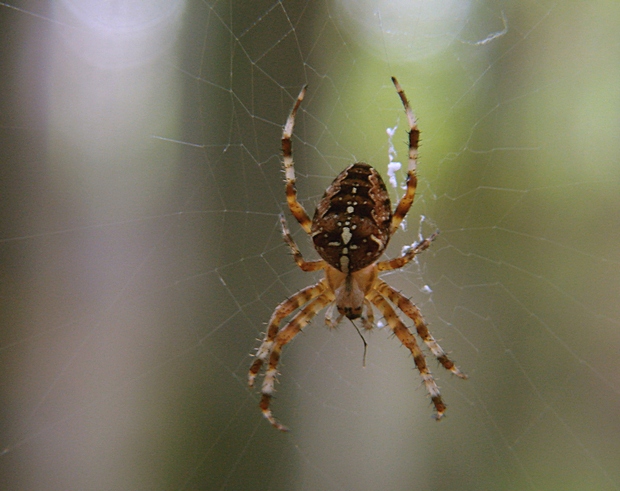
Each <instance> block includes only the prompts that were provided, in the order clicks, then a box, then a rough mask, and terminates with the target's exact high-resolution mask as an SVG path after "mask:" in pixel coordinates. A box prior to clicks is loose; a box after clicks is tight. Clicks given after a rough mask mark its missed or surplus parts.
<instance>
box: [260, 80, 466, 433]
mask: <svg viewBox="0 0 620 491" xmlns="http://www.w3.org/2000/svg"><path fill="white" fill-rule="evenodd" d="M392 82H394V86H395V87H396V90H397V92H398V95H399V96H400V99H401V101H402V103H403V106H404V108H405V113H406V114H407V121H408V123H409V127H410V132H409V167H408V170H407V189H406V191H405V194H404V195H403V197H402V198H401V200H400V201H399V203H398V205H397V206H396V209H395V211H394V213H392V209H391V203H390V198H389V196H388V193H387V189H386V187H385V184H384V183H383V179H381V176H380V175H379V173H378V172H377V171H376V170H375V169H373V168H372V167H371V166H370V165H368V164H365V163H363V162H357V163H355V164H352V165H350V166H349V167H347V168H346V169H345V170H343V171H342V172H341V173H340V174H339V175H338V176H337V177H336V179H334V181H333V182H332V184H331V185H330V186H329V187H328V188H327V190H326V191H325V195H324V196H323V198H322V199H321V201H320V202H319V204H318V205H317V207H316V211H315V213H314V218H313V219H312V220H310V218H309V217H308V214H307V213H306V210H305V209H304V208H303V206H302V205H301V203H299V201H297V190H296V188H295V169H294V167H293V156H292V151H291V150H292V148H291V147H292V144H291V135H292V134H293V127H294V125H295V114H296V113H297V110H298V109H299V106H300V104H301V101H302V100H303V98H304V95H305V93H306V87H305V86H304V87H303V88H302V89H301V92H300V93H299V96H298V97H297V101H296V102H295V105H294V106H293V109H292V111H291V113H290V115H289V117H288V119H287V121H286V125H285V126H284V130H283V132H282V154H283V163H284V171H285V179H286V201H287V202H288V207H289V208H290V210H291V213H292V214H293V216H294V217H295V218H296V219H297V221H298V222H299V224H300V225H301V227H302V228H303V229H304V230H305V231H306V233H308V234H309V235H310V237H312V241H313V243H314V248H315V249H316V251H317V252H318V253H319V255H320V256H321V258H322V259H319V260H318V261H306V260H305V259H304V258H303V256H302V255H301V252H299V249H298V247H297V245H296V244H295V242H294V241H293V238H292V237H291V234H290V232H289V230H288V227H287V224H286V220H285V219H284V216H283V215H281V216H280V221H281V224H282V232H283V235H284V241H285V242H286V243H287V244H288V246H289V247H290V249H291V251H292V254H293V258H294V260H295V262H296V263H297V265H298V266H299V267H300V268H301V269H302V270H303V271H318V270H324V271H325V277H324V278H323V279H322V280H321V281H319V282H318V283H316V284H314V285H312V286H309V287H306V288H304V289H302V290H300V291H299V292H297V293H295V294H294V295H293V296H292V297H290V298H288V299H286V300H285V301H284V302H282V303H281V304H280V305H278V306H277V307H276V309H275V310H274V312H273V314H272V315H271V319H270V320H269V325H268V327H267V332H266V333H265V338H264V340H263V342H262V344H261V345H260V347H259V348H258V351H257V353H256V357H255V360H254V363H252V366H251V367H250V371H249V373H248V384H249V385H250V387H252V386H253V385H254V380H255V379H256V376H257V374H258V372H259V371H260V369H261V367H262V366H263V363H266V362H268V366H267V369H266V371H265V378H264V380H263V385H262V389H261V392H262V397H261V400H260V404H259V405H260V408H261V410H262V412H263V415H264V416H265V418H267V420H268V421H269V422H270V423H271V424H272V425H273V426H274V427H275V428H277V429H278V430H282V431H287V428H286V427H285V426H283V425H282V424H281V423H279V422H278V421H277V420H276V419H275V418H274V416H273V415H272V413H271V409H270V408H269V405H270V402H271V398H272V396H273V392H274V385H275V381H276V375H277V374H278V372H277V370H278V361H279V360H280V353H281V351H282V348H283V347H284V345H285V344H287V343H288V342H290V341H291V340H292V339H293V338H294V337H295V336H296V335H297V334H298V333H299V332H300V331H301V330H302V328H303V327H304V326H306V325H307V324H308V323H309V322H310V321H311V320H312V318H313V317H314V316H315V315H316V314H318V313H319V312H320V311H321V310H323V309H324V308H326V307H329V308H328V309H327V311H326V313H325V323H326V324H327V325H328V326H329V327H336V325H338V323H339V322H340V321H341V320H342V318H343V317H345V316H346V317H348V318H349V319H351V320H353V319H358V318H361V322H362V326H363V327H364V328H365V329H372V326H373V319H374V318H373V310H372V309H373V306H374V307H375V308H376V309H377V310H378V311H379V312H381V314H382V315H383V317H384V318H385V320H386V322H387V325H388V326H389V327H390V329H391V330H392V331H393V332H394V334H395V335H396V337H398V339H399V340H400V342H401V343H402V344H403V345H405V346H406V347H407V348H408V349H409V351H411V354H412V355H413V360H414V362H415V365H416V367H417V369H418V371H419V372H420V375H421V377H422V380H423V382H424V386H425V387H426V390H427V391H428V393H429V395H430V397H431V400H432V401H433V404H434V406H435V410H436V415H435V418H436V419H437V420H440V419H441V418H442V417H443V414H444V412H445V410H446V405H445V404H444V403H443V401H442V399H441V394H440V393H439V388H438V387H437V384H436V383H435V380H434V378H433V376H432V375H431V372H430V371H429V369H428V367H427V366H426V359H425V357H424V354H423V353H422V351H421V350H420V348H419V346H418V343H417V342H416V339H415V337H414V335H413V334H412V332H411V331H410V330H409V329H408V328H407V327H406V326H405V324H404V323H403V322H402V321H401V320H400V318H399V317H398V315H397V314H396V312H395V310H394V307H393V306H392V305H391V304H393V305H394V306H396V307H398V308H399V309H400V310H401V311H402V312H403V313H404V314H405V315H406V316H407V317H409V318H410V319H411V320H412V321H413V323H414V324H415V328H416V331H417V333H418V335H419V336H420V338H422V340H423V341H424V343H425V344H426V346H427V347H428V349H429V350H430V351H431V352H432V353H433V355H435V357H436V358H437V360H438V361H439V363H441V365H443V367H444V368H445V369H446V370H450V371H451V372H452V373H453V374H455V375H456V376H458V377H460V378H463V379H464V378H466V375H465V374H464V373H462V372H461V371H460V370H459V369H458V368H457V367H456V365H455V364H454V363H453V362H452V361H451V360H450V359H449V358H448V356H447V355H446V353H445V352H444V351H443V349H442V348H441V346H439V344H438V343H437V341H435V339H434V338H433V336H432V335H431V334H430V333H429V331H428V328H427V326H426V324H425V323H424V319H423V318H422V314H421V313H420V311H419V309H418V308H417V307H416V306H415V305H414V304H413V303H412V302H411V301H410V300H409V299H408V298H407V297H405V296H404V295H403V294H402V293H400V292H398V291H397V290H395V289H394V288H392V287H391V286H389V285H388V284H387V283H385V282H384V281H382V280H381V279H379V277H378V276H379V273H380V272H382V271H391V270H394V269H399V268H402V267H403V266H405V265H406V264H407V263H408V262H410V261H411V260H412V259H413V258H414V257H415V256H416V255H417V254H418V253H420V252H422V251H424V250H425V249H427V248H428V247H429V246H430V244H431V242H432V241H433V240H434V239H435V236H436V234H433V235H431V236H430V237H429V238H427V239H423V240H421V241H420V242H417V243H414V244H413V245H412V246H411V247H409V248H408V249H406V250H405V252H404V253H403V255H402V256H401V257H397V258H395V259H391V260H388V261H378V259H379V257H380V256H381V254H382V253H383V251H384V250H385V248H386V246H387V244H388V242H389V240H390V238H391V237H392V235H394V233H395V232H396V230H397V229H398V226H399V225H400V223H401V222H402V221H403V219H404V218H405V215H406V214H407V212H408V211H409V208H411V204H412V203H413V197H414V195H415V190H416V185H417V178H416V164H417V158H418V141H419V137H420V131H419V130H418V126H417V123H416V119H415V116H414V114H413V111H412V110H411V107H410V106H409V101H408V100H407V97H406V96H405V92H404V91H403V89H402V88H401V86H400V84H399V83H398V81H397V80H396V78H394V77H392ZM388 300H389V302H388ZM390 302H391V304H390ZM297 309H300V310H299V311H298V312H297V313H296V314H295V315H294V316H293V318H292V319H291V320H290V321H289V323H288V324H286V326H285V327H283V328H282V329H280V330H278V328H279V326H280V323H281V322H282V321H283V320H284V319H285V318H286V317H287V316H288V315H290V314H292V313H293V312H294V311H296V310H297ZM336 310H337V313H336V312H335V311H336Z"/></svg>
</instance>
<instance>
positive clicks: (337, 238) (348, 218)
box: [311, 162, 392, 273]
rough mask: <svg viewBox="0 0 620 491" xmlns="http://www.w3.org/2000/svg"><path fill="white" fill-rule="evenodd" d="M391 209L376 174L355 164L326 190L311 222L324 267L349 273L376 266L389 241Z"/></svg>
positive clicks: (360, 163)
mask: <svg viewBox="0 0 620 491" xmlns="http://www.w3.org/2000/svg"><path fill="white" fill-rule="evenodd" d="M391 220H392V208H391V203H390V197H389V195H388V192H387V189H386V187H385V184H384V182H383V179H382V178H381V176H380V175H379V173H378V172H377V171H376V170H375V169H374V168H373V167H371V166H370V165H368V164H365V163H363V162H357V163H355V164H352V165H350V166H349V167H347V168H346V169H345V170H343V171H342V172H341V173H340V174H339V175H338V176H337V177H336V178H335V179H334V181H333V182H332V184H331V185H330V186H329V187H328V188H327V190H326V191H325V194H324V195H323V198H322V199H321V201H320V202H319V204H318V205H317V207H316V211H315V213H314V218H313V219H312V231H311V234H312V240H313V242H314V246H315V248H316V250H317V252H318V253H319V254H320V255H321V257H322V258H323V259H324V260H325V261H327V263H328V264H329V265H330V266H332V267H334V268H336V269H338V270H339V271H342V272H343V273H352V272H354V271H358V270H360V269H363V268H365V267H366V266H368V265H369V264H372V263H373V262H375V261H376V260H377V259H378V258H379V256H381V254H382V253H383V251H384V250H385V248H386V246H387V244H388V241H389V240H390V223H391Z"/></svg>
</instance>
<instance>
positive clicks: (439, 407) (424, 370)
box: [369, 292, 446, 420]
mask: <svg viewBox="0 0 620 491" xmlns="http://www.w3.org/2000/svg"><path fill="white" fill-rule="evenodd" d="M369 300H370V301H371V302H372V303H373V304H374V305H375V306H376V307H377V308H378V309H379V311H380V312H381V313H382V314H383V316H384V317H385V320H386V322H387V323H388V325H389V326H390V329H392V331H394V334H395V335H396V337H397V338H398V339H399V340H400V342H401V343H402V344H403V345H404V346H406V347H407V348H408V349H409V351H410V352H411V354H412V355H413V361H414V362H415V366H416V367H417V369H418V371H419V372H420V375H421V377H422V381H423V382H424V386H425V387H426V390H427V392H428V393H429V395H430V396H431V400H432V401H433V404H434V405H435V410H436V411H437V415H436V416H435V418H436V419H437V420H440V419H441V418H442V417H443V414H444V412H445V411H446V405H445V404H444V403H443V400H442V399H441V394H440V392H439V387H437V384H436V383H435V379H434V378H433V375H432V374H431V372H430V371H429V369H428V367H427V366H426V359H425V358H424V354H423V353H422V351H421V350H420V347H419V346H418V343H417V342H416V340H415V337H414V335H413V334H412V333H411V331H410V330H409V329H407V326H405V324H403V322H402V321H401V320H400V319H399V318H398V315H396V312H395V311H394V309H393V308H392V306H391V305H390V304H389V302H388V301H387V300H386V299H385V298H384V297H383V296H382V295H381V294H380V293H378V292H372V294H371V295H370V296H369Z"/></svg>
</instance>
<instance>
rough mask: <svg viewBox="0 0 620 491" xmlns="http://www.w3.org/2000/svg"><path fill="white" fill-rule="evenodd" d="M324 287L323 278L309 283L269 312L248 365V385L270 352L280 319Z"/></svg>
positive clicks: (308, 300)
mask: <svg viewBox="0 0 620 491" xmlns="http://www.w3.org/2000/svg"><path fill="white" fill-rule="evenodd" d="M326 288H327V284H326V282H325V280H321V281H319V282H318V283H316V284H315V285H311V286H308V287H306V288H304V289H303V290H300V291H299V292H297V293H296V294H295V295H293V296H292V297H290V298H287V299H286V300H284V302H282V303H281V304H280V305H278V306H277V307H276V309H275V310H274V311H273V314H271V319H269V325H268V326H267V332H266V333H265V338H264V339H263V342H262V343H261V345H260V347H259V348H258V351H257V352H256V355H255V359H254V362H253V363H252V365H251V366H250V371H249V372H248V385H249V386H250V387H253V386H254V380H256V375H258V372H259V371H260V369H261V367H262V366H263V363H265V362H266V361H267V359H268V358H269V355H270V354H271V350H272V348H273V344H274V340H275V338H276V335H277V334H278V327H279V326H280V324H281V323H282V320H283V319H284V318H285V317H287V316H288V315H290V314H291V313H292V312H294V311H295V310H297V309H298V308H299V307H301V306H302V305H304V304H306V303H308V302H310V301H311V300H313V299H315V298H316V297H318V296H319V295H321V294H322V293H323V292H324V291H325V289H326Z"/></svg>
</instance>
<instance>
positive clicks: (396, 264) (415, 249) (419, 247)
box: [377, 232, 439, 271]
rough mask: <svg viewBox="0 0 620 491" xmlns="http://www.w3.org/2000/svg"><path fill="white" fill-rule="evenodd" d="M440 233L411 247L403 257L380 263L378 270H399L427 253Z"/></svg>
mask: <svg viewBox="0 0 620 491" xmlns="http://www.w3.org/2000/svg"><path fill="white" fill-rule="evenodd" d="M438 234H439V232H435V233H434V234H433V235H431V236H430V237H428V238H427V239H424V240H422V241H421V242H417V243H414V244H412V245H411V247H409V248H408V249H407V252H405V253H404V254H403V255H402V256H400V257H397V258H394V259H390V260H388V261H380V262H378V263H377V269H378V270H379V271H391V270H393V269H399V268H402V267H403V266H405V265H406V264H407V263H409V262H410V261H411V260H412V259H413V258H414V257H416V256H417V255H418V254H419V253H420V252H422V251H425V250H426V249H428V248H429V247H430V245H431V242H433V241H434V240H435V238H436V237H437V235H438Z"/></svg>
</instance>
